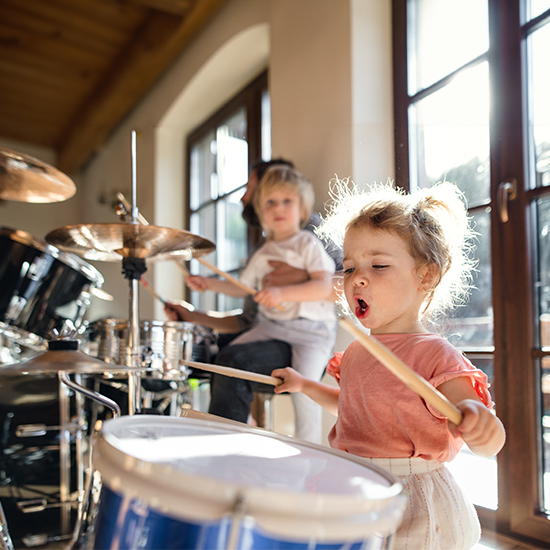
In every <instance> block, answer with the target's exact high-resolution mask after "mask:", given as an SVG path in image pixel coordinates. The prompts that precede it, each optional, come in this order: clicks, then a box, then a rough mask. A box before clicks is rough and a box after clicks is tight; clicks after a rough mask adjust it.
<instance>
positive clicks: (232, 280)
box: [195, 258, 285, 311]
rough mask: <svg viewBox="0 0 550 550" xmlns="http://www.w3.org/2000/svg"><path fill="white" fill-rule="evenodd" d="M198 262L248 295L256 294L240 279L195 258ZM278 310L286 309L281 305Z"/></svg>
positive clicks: (201, 259)
mask: <svg viewBox="0 0 550 550" xmlns="http://www.w3.org/2000/svg"><path fill="white" fill-rule="evenodd" d="M195 260H197V261H198V262H200V263H201V264H202V265H203V266H204V267H207V268H208V269H211V270H212V271H213V272H214V273H217V274H218V275H219V276H220V277H223V278H224V279H225V280H226V281H229V282H230V283H233V284H234V285H235V286H238V287H239V288H241V289H242V290H244V291H246V292H248V294H252V295H254V294H256V291H255V290H254V289H253V288H250V287H249V286H247V285H245V284H244V283H241V281H239V279H235V277H232V276H231V275H229V273H226V272H225V271H222V270H221V269H218V268H217V267H216V266H215V265H213V264H211V263H209V262H207V261H206V260H204V259H203V258H195ZM276 308H277V309H278V310H279V311H284V310H285V308H284V307H283V306H281V305H278V306H276Z"/></svg>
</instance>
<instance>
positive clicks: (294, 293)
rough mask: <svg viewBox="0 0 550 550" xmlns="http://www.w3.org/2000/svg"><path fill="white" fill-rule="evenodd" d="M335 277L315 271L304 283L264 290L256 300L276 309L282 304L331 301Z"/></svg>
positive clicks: (327, 272)
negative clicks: (333, 278)
mask: <svg viewBox="0 0 550 550" xmlns="http://www.w3.org/2000/svg"><path fill="white" fill-rule="evenodd" d="M333 275H334V274H333V273H331V272H330V271H314V272H312V273H310V274H309V279H308V280H307V281H305V282H303V283H300V284H297V285H287V286H276V287H268V288H264V289H263V290H260V291H259V292H257V293H256V294H255V295H254V300H256V302H258V303H259V304H260V305H262V306H265V307H276V306H278V305H279V304H280V303H281V302H315V301H317V300H331V299H332V298H331V297H332V289H333V287H332V277H333Z"/></svg>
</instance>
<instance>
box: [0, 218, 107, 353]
mask: <svg viewBox="0 0 550 550" xmlns="http://www.w3.org/2000/svg"><path fill="white" fill-rule="evenodd" d="M102 285H103V276H102V275H101V274H100V273H99V271H98V270H97V269H95V268H94V267H93V266H91V265H89V264H88V263H86V262H85V261H84V260H82V259H81V258H79V257H78V256H75V255H74V254H68V253H65V252H62V251H61V250H59V249H57V248H56V247H55V246H51V245H49V244H47V243H44V242H41V241H39V240H37V239H35V238H34V237H32V236H31V235H29V234H28V233H26V232H24V231H19V230H17V229H10V228H7V227H0V331H1V332H2V333H4V334H6V335H8V336H10V337H11V338H13V339H15V340H16V341H17V342H19V343H20V344H22V345H25V346H29V347H35V348H37V349H41V348H44V347H45V345H46V341H48V340H52V339H56V338H57V337H58V336H59V334H61V332H62V330H63V329H64V328H65V327H68V328H73V327H74V328H78V327H79V326H80V324H81V323H82V320H83V318H84V314H85V312H86V309H87V308H88V306H89V305H90V302H91V293H92V291H93V290H94V289H95V288H101V286H102Z"/></svg>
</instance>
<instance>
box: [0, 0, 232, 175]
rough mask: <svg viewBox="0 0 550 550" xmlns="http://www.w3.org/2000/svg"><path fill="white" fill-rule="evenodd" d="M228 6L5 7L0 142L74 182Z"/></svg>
mask: <svg viewBox="0 0 550 550" xmlns="http://www.w3.org/2000/svg"><path fill="white" fill-rule="evenodd" d="M224 2H225V0H0V138H6V139H10V140H18V141H21V142H24V143H29V144H31V145H38V146H44V147H48V148H53V149H54V150H55V151H56V152H57V154H58V168H59V169H60V170H62V171H63V172H65V173H67V174H75V173H76V172H77V171H78V170H79V169H80V168H82V167H83V166H84V165H85V164H86V162H87V161H88V160H89V159H90V158H91V156H92V155H93V154H94V152H95V151H97V150H98V149H99V148H101V146H102V145H103V144H104V143H105V141H106V140H107V138H108V137H109V135H110V134H111V132H112V131H113V130H114V129H115V128H116V126H117V125H118V124H119V123H120V121H121V120H122V118H123V117H124V116H125V115H126V114H127V113H128V112H129V111H130V110H131V109H132V107H133V106H134V105H135V104H136V103H137V102H138V101H139V100H140V98H141V97H142V96H143V95H144V93H145V92H146V91H147V90H148V89H149V88H150V86H151V85H152V84H153V83H154V82H155V81H156V80H157V79H158V78H159V77H160V76H161V75H162V73H163V72H164V71H165V70H166V69H167V68H168V67H169V65H170V64H171V63H172V62H173V61H174V60H175V58H176V57H177V56H178V55H179V54H180V53H181V52H182V50H183V49H184V48H185V47H186V45H187V44H189V42H190V41H191V40H192V38H193V37H194V36H195V35H196V34H197V33H198V32H199V31H200V30H201V29H202V27H203V26H204V25H205V24H206V23H207V22H208V21H209V19H210V18H211V17H212V16H213V15H214V14H215V13H216V11H217V10H218V9H219V8H220V7H221V5H222V4H223V3H224Z"/></svg>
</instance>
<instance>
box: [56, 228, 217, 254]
mask: <svg viewBox="0 0 550 550" xmlns="http://www.w3.org/2000/svg"><path fill="white" fill-rule="evenodd" d="M46 241H47V242H49V243H50V244H53V245H54V246H56V247H57V248H60V249H61V250H64V251H66V252H73V253H74V254H77V255H79V256H81V257H82V258H84V259H86V260H98V261H103V262H114V261H119V260H121V259H122V258H140V259H147V260H150V261H158V260H170V259H175V258H181V259H183V260H189V259H191V258H196V257H198V256H204V255H206V254H210V253H211V252H213V251H214V250H215V249H216V245H215V244H214V243H212V242H210V241H209V240H208V239H205V238H203V237H200V236H198V235H194V234H193V233H189V232H188V231H184V230H183V229H170V228H167V227H157V226H155V225H140V224H133V223H96V224H87V225H69V226H66V227H61V228H59V229H54V230H53V231H51V232H50V233H48V234H47V235H46Z"/></svg>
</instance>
